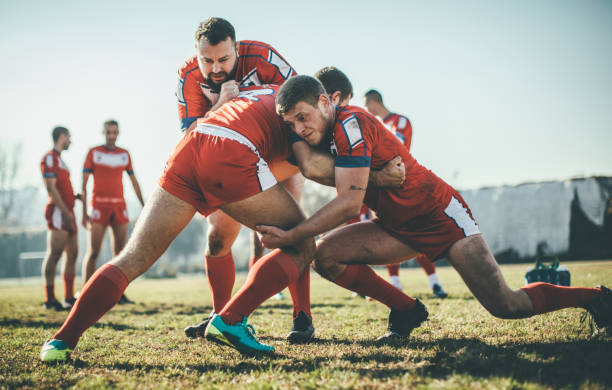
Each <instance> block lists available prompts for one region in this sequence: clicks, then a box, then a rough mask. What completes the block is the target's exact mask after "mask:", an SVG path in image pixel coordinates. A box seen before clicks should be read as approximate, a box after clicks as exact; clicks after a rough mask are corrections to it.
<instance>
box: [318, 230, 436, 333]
mask: <svg viewBox="0 0 612 390" xmlns="http://www.w3.org/2000/svg"><path fill="white" fill-rule="evenodd" d="M415 255H416V251H415V250H414V249H413V248H411V247H410V246H409V245H407V244H405V243H403V242H401V241H399V240H398V239H396V238H395V237H393V236H391V235H390V234H389V233H388V232H386V231H385V230H383V229H382V228H381V227H380V226H379V225H378V224H377V223H375V222H373V221H364V222H360V223H355V224H351V225H347V226H344V227H342V228H340V229H337V230H334V231H332V232H331V233H328V234H327V235H326V236H325V237H324V238H323V239H322V240H321V241H319V243H318V244H317V251H316V254H315V262H314V266H315V269H316V271H317V272H318V273H320V274H321V276H323V277H324V278H326V279H328V280H330V281H332V282H334V283H336V284H337V285H339V286H341V287H344V288H346V289H349V290H351V291H354V292H356V293H357V294H360V295H363V296H368V297H372V298H374V299H376V300H377V301H379V302H381V303H383V304H385V305H387V306H388V307H389V308H390V309H391V314H390V316H389V333H388V334H387V335H385V336H386V337H396V336H403V337H407V336H409V335H410V332H411V331H412V329H414V328H416V327H418V326H419V325H420V324H421V323H422V322H423V321H425V320H426V319H427V315H428V313H427V310H426V309H425V306H424V305H423V304H422V303H421V302H420V301H418V300H417V299H414V298H411V297H409V296H408V295H406V294H404V293H403V292H402V291H400V290H398V289H397V288H395V287H393V286H392V285H391V284H390V283H388V282H387V281H385V280H384V279H383V278H381V277H380V276H378V274H376V272H374V270H372V268H371V267H369V266H368V265H367V264H373V265H383V264H392V263H398V262H400V261H402V260H405V259H408V258H412V257H414V256H415ZM385 336H384V337H385Z"/></svg>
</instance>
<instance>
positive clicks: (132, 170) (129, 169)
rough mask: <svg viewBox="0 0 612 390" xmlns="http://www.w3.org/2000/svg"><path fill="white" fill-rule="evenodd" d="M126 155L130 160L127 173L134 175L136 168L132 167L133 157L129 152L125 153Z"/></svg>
mask: <svg viewBox="0 0 612 390" xmlns="http://www.w3.org/2000/svg"><path fill="white" fill-rule="evenodd" d="M125 153H126V154H127V158H128V163H127V165H126V167H125V171H126V172H127V174H128V175H133V174H134V167H132V156H131V155H130V152H128V151H127V150H126V151H125Z"/></svg>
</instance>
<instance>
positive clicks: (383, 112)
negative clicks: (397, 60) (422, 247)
mask: <svg viewBox="0 0 612 390" xmlns="http://www.w3.org/2000/svg"><path fill="white" fill-rule="evenodd" d="M364 105H365V107H366V109H367V110H368V112H369V113H370V114H372V115H374V116H377V117H379V118H380V119H381V120H382V121H383V123H384V124H385V126H386V127H387V129H389V131H391V132H392V133H393V134H395V136H396V137H397V138H398V139H399V140H400V141H401V142H402V143H403V144H404V146H405V147H406V149H408V151H410V146H411V144H412V124H411V123H410V120H409V119H408V118H406V117H405V116H403V115H400V114H396V113H393V112H391V111H389V110H388V109H387V107H385V105H384V104H383V98H382V95H381V94H380V92H378V91H377V90H375V89H371V90H369V91H368V92H366V93H365V95H364ZM416 261H417V263H419V265H420V266H421V267H422V268H423V270H424V271H425V273H426V274H427V279H428V280H429V287H430V288H431V290H432V291H433V294H434V296H436V297H438V298H446V297H447V296H448V294H447V293H446V291H444V289H443V288H442V283H440V279H438V274H437V273H436V266H435V265H434V263H433V262H432V261H431V260H430V259H429V258H428V257H427V256H426V255H424V254H423V253H419V254H418V255H417V257H416ZM387 269H388V270H389V276H390V278H389V279H390V280H391V283H392V284H393V285H394V286H395V287H397V288H399V289H400V290H401V285H399V286H398V285H396V284H395V283H393V279H394V275H397V276H395V278H396V279H397V282H398V283H399V264H393V265H391V266H389V265H388V266H387Z"/></svg>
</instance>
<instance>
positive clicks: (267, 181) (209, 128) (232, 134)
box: [196, 123, 277, 191]
mask: <svg viewBox="0 0 612 390" xmlns="http://www.w3.org/2000/svg"><path fill="white" fill-rule="evenodd" d="M196 131H197V132H199V133H201V134H208V135H214V136H217V137H221V138H227V139H231V140H233V141H236V142H239V143H241V144H243V145H245V146H247V147H248V148H249V149H251V151H252V152H253V153H254V154H255V155H256V156H257V158H258V161H257V178H258V179H259V184H260V185H261V190H262V191H265V190H267V189H268V188H270V187H273V186H274V185H275V184H276V183H277V182H276V177H274V175H273V174H272V171H270V167H269V166H268V163H267V162H266V161H265V160H264V159H263V158H261V155H260V154H259V151H258V150H257V148H256V147H255V145H253V143H252V142H251V140H249V139H248V138H247V137H245V136H244V135H242V134H240V133H239V132H237V131H235V130H232V129H227V128H225V127H221V126H214V125H210V124H206V123H202V124H200V125H198V127H196Z"/></svg>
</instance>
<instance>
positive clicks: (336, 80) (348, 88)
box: [315, 66, 447, 298]
mask: <svg viewBox="0 0 612 390" xmlns="http://www.w3.org/2000/svg"><path fill="white" fill-rule="evenodd" d="M315 77H316V78H317V79H318V80H319V81H320V82H321V84H323V87H324V88H325V90H326V92H327V93H328V94H329V96H330V99H331V102H332V103H333V104H335V105H337V106H340V107H345V106H347V105H348V104H349V101H350V100H351V98H352V97H353V85H352V84H351V81H350V79H349V78H348V77H347V76H346V75H345V74H344V72H342V71H341V70H340V69H338V68H336V67H333V66H327V67H324V68H322V69H320V70H319V71H317V73H315ZM368 93H370V92H368ZM366 96H369V95H368V94H366ZM383 107H384V106H383ZM366 108H368V111H370V113H372V111H371V110H370V108H372V109H378V106H375V105H374V103H369V102H368V101H367V100H366ZM374 115H376V114H374ZM389 115H395V116H397V117H398V118H400V116H399V115H397V114H389ZM401 118H403V119H405V121H404V120H401V121H399V123H400V125H403V126H402V128H401V129H400V130H399V131H400V132H401V135H398V134H399V133H398V132H397V131H395V130H394V129H393V128H391V127H389V126H387V127H388V128H389V129H390V130H391V131H392V132H393V133H394V134H395V135H396V136H397V137H398V138H399V139H400V141H402V143H403V144H404V146H406V149H407V150H408V151H410V140H411V139H412V127H411V126H410V122H409V121H408V119H407V118H405V117H401ZM396 122H397V121H396ZM373 217H374V213H373V212H372V211H371V210H370V209H369V208H368V207H367V206H365V205H363V206H362V207H361V210H360V211H359V216H357V217H355V218H353V219H351V220H349V221H348V222H347V223H349V224H350V223H356V222H360V221H366V220H370V219H372V218H373ZM416 261H417V262H418V263H419V265H420V266H421V267H422V268H423V270H425V273H426V274H427V275H428V279H429V286H430V288H432V290H433V293H434V295H435V296H436V297H438V298H446V297H447V294H446V292H445V291H444V290H443V289H442V285H441V284H440V281H439V280H438V275H437V274H436V268H435V265H434V264H433V262H431V261H430V260H429V259H428V258H427V256H425V255H423V254H421V253H419V255H417V257H416ZM386 267H387V271H388V272H389V282H390V283H391V284H392V285H393V286H394V287H395V288H397V289H399V290H402V285H401V282H400V278H399V269H400V265H399V264H388V265H386ZM368 298H369V297H368Z"/></svg>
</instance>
